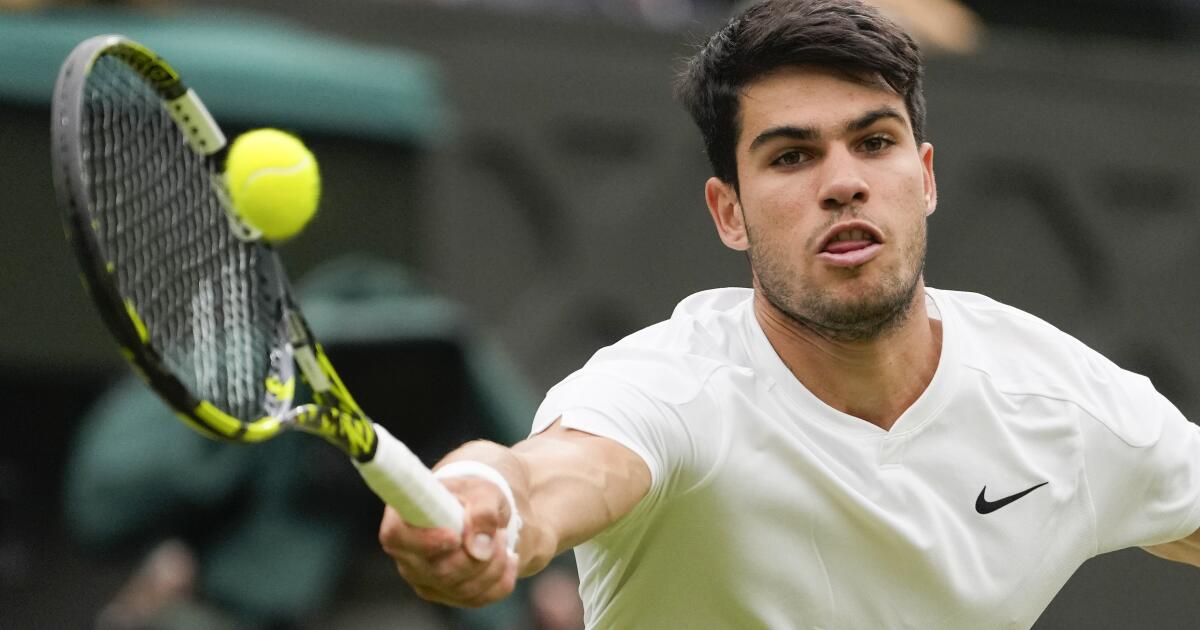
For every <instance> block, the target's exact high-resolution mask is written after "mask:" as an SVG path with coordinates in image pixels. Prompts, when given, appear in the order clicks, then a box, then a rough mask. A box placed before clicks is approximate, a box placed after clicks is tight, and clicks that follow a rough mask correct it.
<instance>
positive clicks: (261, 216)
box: [225, 129, 321, 241]
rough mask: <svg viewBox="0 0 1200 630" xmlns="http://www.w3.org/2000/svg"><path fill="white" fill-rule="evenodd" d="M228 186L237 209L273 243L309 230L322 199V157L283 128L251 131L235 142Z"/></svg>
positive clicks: (228, 160) (229, 160) (227, 165)
mask: <svg viewBox="0 0 1200 630" xmlns="http://www.w3.org/2000/svg"><path fill="white" fill-rule="evenodd" d="M225 185H226V187H227V188H228V190H229V198H230V201H231V202H232V204H233V210H234V212H235V213H237V215H238V217H240V218H241V220H242V222H244V223H245V224H247V225H248V226H250V227H253V228H257V229H258V230H259V231H261V232H262V235H263V238H265V239H267V240H269V241H283V240H287V239H289V238H291V237H293V236H295V235H296V234H297V233H298V232H300V230H302V229H304V226H305V225H307V224H308V222H309V221H310V220H311V219H312V218H313V215H314V214H316V212H317V202H318V200H319V199H320V197H321V176H320V173H319V172H318V170H317V160H316V158H315V157H313V154H312V152H310V151H309V150H308V148H307V147H305V146H304V143H302V142H300V139H299V138H297V137H296V136H293V135H291V134H289V133H285V132H283V131H280V130H278V129H255V130H253V131H247V132H246V133H244V134H242V135H240V136H238V137H237V139H236V140H234V141H233V145H232V146H230V147H229V153H228V155H227V157H226V158H225Z"/></svg>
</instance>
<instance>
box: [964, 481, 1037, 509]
mask: <svg viewBox="0 0 1200 630" xmlns="http://www.w3.org/2000/svg"><path fill="white" fill-rule="evenodd" d="M1048 483H1050V482H1049V481H1043V482H1042V483H1039V484H1038V485H1036V486H1034V487H1032V488H1028V489H1026V490H1022V491H1020V492H1018V493H1016V494H1010V495H1008V496H1006V497H1004V498H1003V499H999V500H997V501H988V500H987V499H985V498H983V493H985V492H987V486H984V487H983V490H980V491H979V498H977V499H975V511H976V512H979V513H980V514H991V513H992V512H995V511H996V510H999V509H1000V508H1002V507H1004V506H1006V505H1008V504H1009V503H1012V502H1013V501H1016V500H1017V499H1020V498H1021V497H1023V496H1025V495H1027V494H1029V493H1030V492H1033V491H1034V490H1037V489H1038V488H1041V487H1042V486H1044V485H1046V484H1048Z"/></svg>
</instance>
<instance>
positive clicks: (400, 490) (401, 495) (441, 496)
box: [351, 424, 463, 533]
mask: <svg viewBox="0 0 1200 630" xmlns="http://www.w3.org/2000/svg"><path fill="white" fill-rule="evenodd" d="M375 436H376V439H377V440H378V443H377V445H376V447H375V458H374V459H372V460H371V461H369V462H366V463H362V462H359V461H354V460H351V461H354V466H355V467H356V468H358V472H359V474H360V475H362V477H363V479H364V480H366V482H367V485H368V486H370V487H371V490H374V491H375V494H377V495H379V498H381V499H383V501H384V502H385V503H387V504H388V505H390V506H392V507H393V508H395V510H396V511H397V512H399V513H400V516H402V517H404V520H405V521H406V522H408V523H409V524H411V525H416V526H417V527H445V528H448V529H451V530H453V531H455V532H459V533H461V532H462V529H463V508H462V504H461V503H459V502H458V499H457V498H455V497H454V495H452V494H450V491H449V490H447V489H446V486H444V485H442V482H440V481H438V480H437V479H436V478H434V476H433V473H432V472H430V470H429V469H428V468H427V467H426V466H425V464H422V463H421V460H420V459H418V458H417V456H416V455H413V452H412V451H410V450H408V447H407V446H405V445H404V444H402V443H401V442H400V440H397V439H396V438H394V437H392V434H391V433H388V431H387V429H385V428H383V427H381V426H379V425H378V424H377V425H375Z"/></svg>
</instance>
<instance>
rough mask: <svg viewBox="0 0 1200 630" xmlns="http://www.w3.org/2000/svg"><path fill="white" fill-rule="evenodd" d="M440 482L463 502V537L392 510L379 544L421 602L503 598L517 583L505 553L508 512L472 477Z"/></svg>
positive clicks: (495, 493)
mask: <svg viewBox="0 0 1200 630" xmlns="http://www.w3.org/2000/svg"><path fill="white" fill-rule="evenodd" d="M442 482H443V483H444V484H445V485H446V487H447V488H448V489H449V490H450V491H451V492H452V493H453V494H454V495H455V496H457V497H458V499H459V501H461V502H462V504H463V531H462V533H461V534H459V533H456V532H453V531H450V530H447V529H440V528H428V529H427V528H420V527H414V526H412V525H410V524H408V523H406V522H405V521H404V519H403V518H402V517H401V516H400V515H399V514H398V513H396V511H395V510H393V509H391V508H390V507H389V508H387V509H385V510H384V516H383V520H382V522H381V523H380V526H379V542H380V545H381V546H382V547H383V549H384V551H386V552H387V554H388V555H389V556H391V557H392V558H393V560H395V563H396V569H397V571H398V572H399V573H400V575H401V576H403V577H404V579H405V580H406V581H407V582H408V583H409V584H411V585H412V587H413V590H414V591H415V592H416V593H417V595H419V596H420V597H421V598H423V599H426V600H429V601H432V602H436V603H440V604H447V605H451V606H471V607H475V606H483V605H486V604H490V603H492V602H495V601H497V600H499V599H501V598H503V597H506V596H507V595H508V594H509V593H511V592H512V590H513V587H514V586H515V582H516V573H517V568H516V565H517V562H516V561H515V556H512V555H510V554H509V553H508V549H507V546H506V545H507V540H508V532H507V531H506V529H505V527H506V526H507V524H508V520H509V518H511V509H510V506H509V504H508V499H507V498H505V496H504V493H503V492H502V491H501V490H500V488H498V487H497V486H496V485H495V484H494V483H492V482H491V481H487V480H485V479H480V478H474V477H463V478H448V479H443V480H442Z"/></svg>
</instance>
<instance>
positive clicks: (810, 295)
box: [747, 221, 926, 342]
mask: <svg viewBox="0 0 1200 630" xmlns="http://www.w3.org/2000/svg"><path fill="white" fill-rule="evenodd" d="M747 239H748V241H749V244H750V247H749V252H748V254H749V257H750V265H751V268H752V269H753V272H754V281H755V285H756V287H757V289H758V290H759V291H760V292H761V293H762V295H763V297H764V298H766V300H767V301H768V302H769V303H770V304H771V305H772V306H774V307H775V308H776V309H778V310H779V311H780V312H781V313H783V314H784V315H786V316H787V317H788V318H790V319H791V320H793V321H794V322H796V323H797V324H799V325H800V326H803V327H805V328H808V329H810V330H812V331H813V332H815V333H816V334H818V335H819V336H821V337H823V338H826V339H830V340H833V341H839V342H859V341H868V340H872V339H877V338H879V337H881V336H883V335H884V334H886V333H887V332H888V331H890V330H893V329H895V328H898V327H899V326H900V325H901V324H903V323H904V322H905V321H906V320H907V319H908V316H909V315H910V314H911V312H912V308H913V305H914V304H915V298H916V293H917V289H918V287H919V286H920V284H921V277H922V274H923V273H924V270H925V244H926V225H925V222H924V221H917V222H914V224H913V227H912V229H911V231H910V234H908V235H906V237H905V238H903V239H897V241H898V242H905V243H907V246H906V247H905V249H904V251H903V252H901V256H900V257H899V259H898V260H899V262H898V264H897V265H895V268H894V269H888V270H882V271H884V273H882V274H879V276H880V277H878V278H876V279H874V281H867V279H866V278H864V276H865V275H866V274H867V270H865V269H864V268H862V267H860V268H855V269H850V270H839V271H838V272H837V273H843V274H845V276H846V277H845V281H846V282H856V283H858V284H859V285H860V287H859V288H858V290H856V291H854V292H853V293H852V294H851V295H849V296H839V295H838V292H837V291H835V290H833V289H832V288H824V287H819V286H807V285H804V284H802V283H800V282H798V281H797V280H798V279H799V278H800V275H799V274H798V273H797V272H796V271H795V270H793V269H790V268H789V266H788V264H787V260H788V257H787V256H786V255H784V253H783V252H779V251H775V249H776V248H775V247H772V246H771V245H772V244H770V243H763V242H761V241H759V240H757V239H755V238H754V235H753V234H752V233H751V231H750V229H749V225H747ZM868 264H870V263H868Z"/></svg>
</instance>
